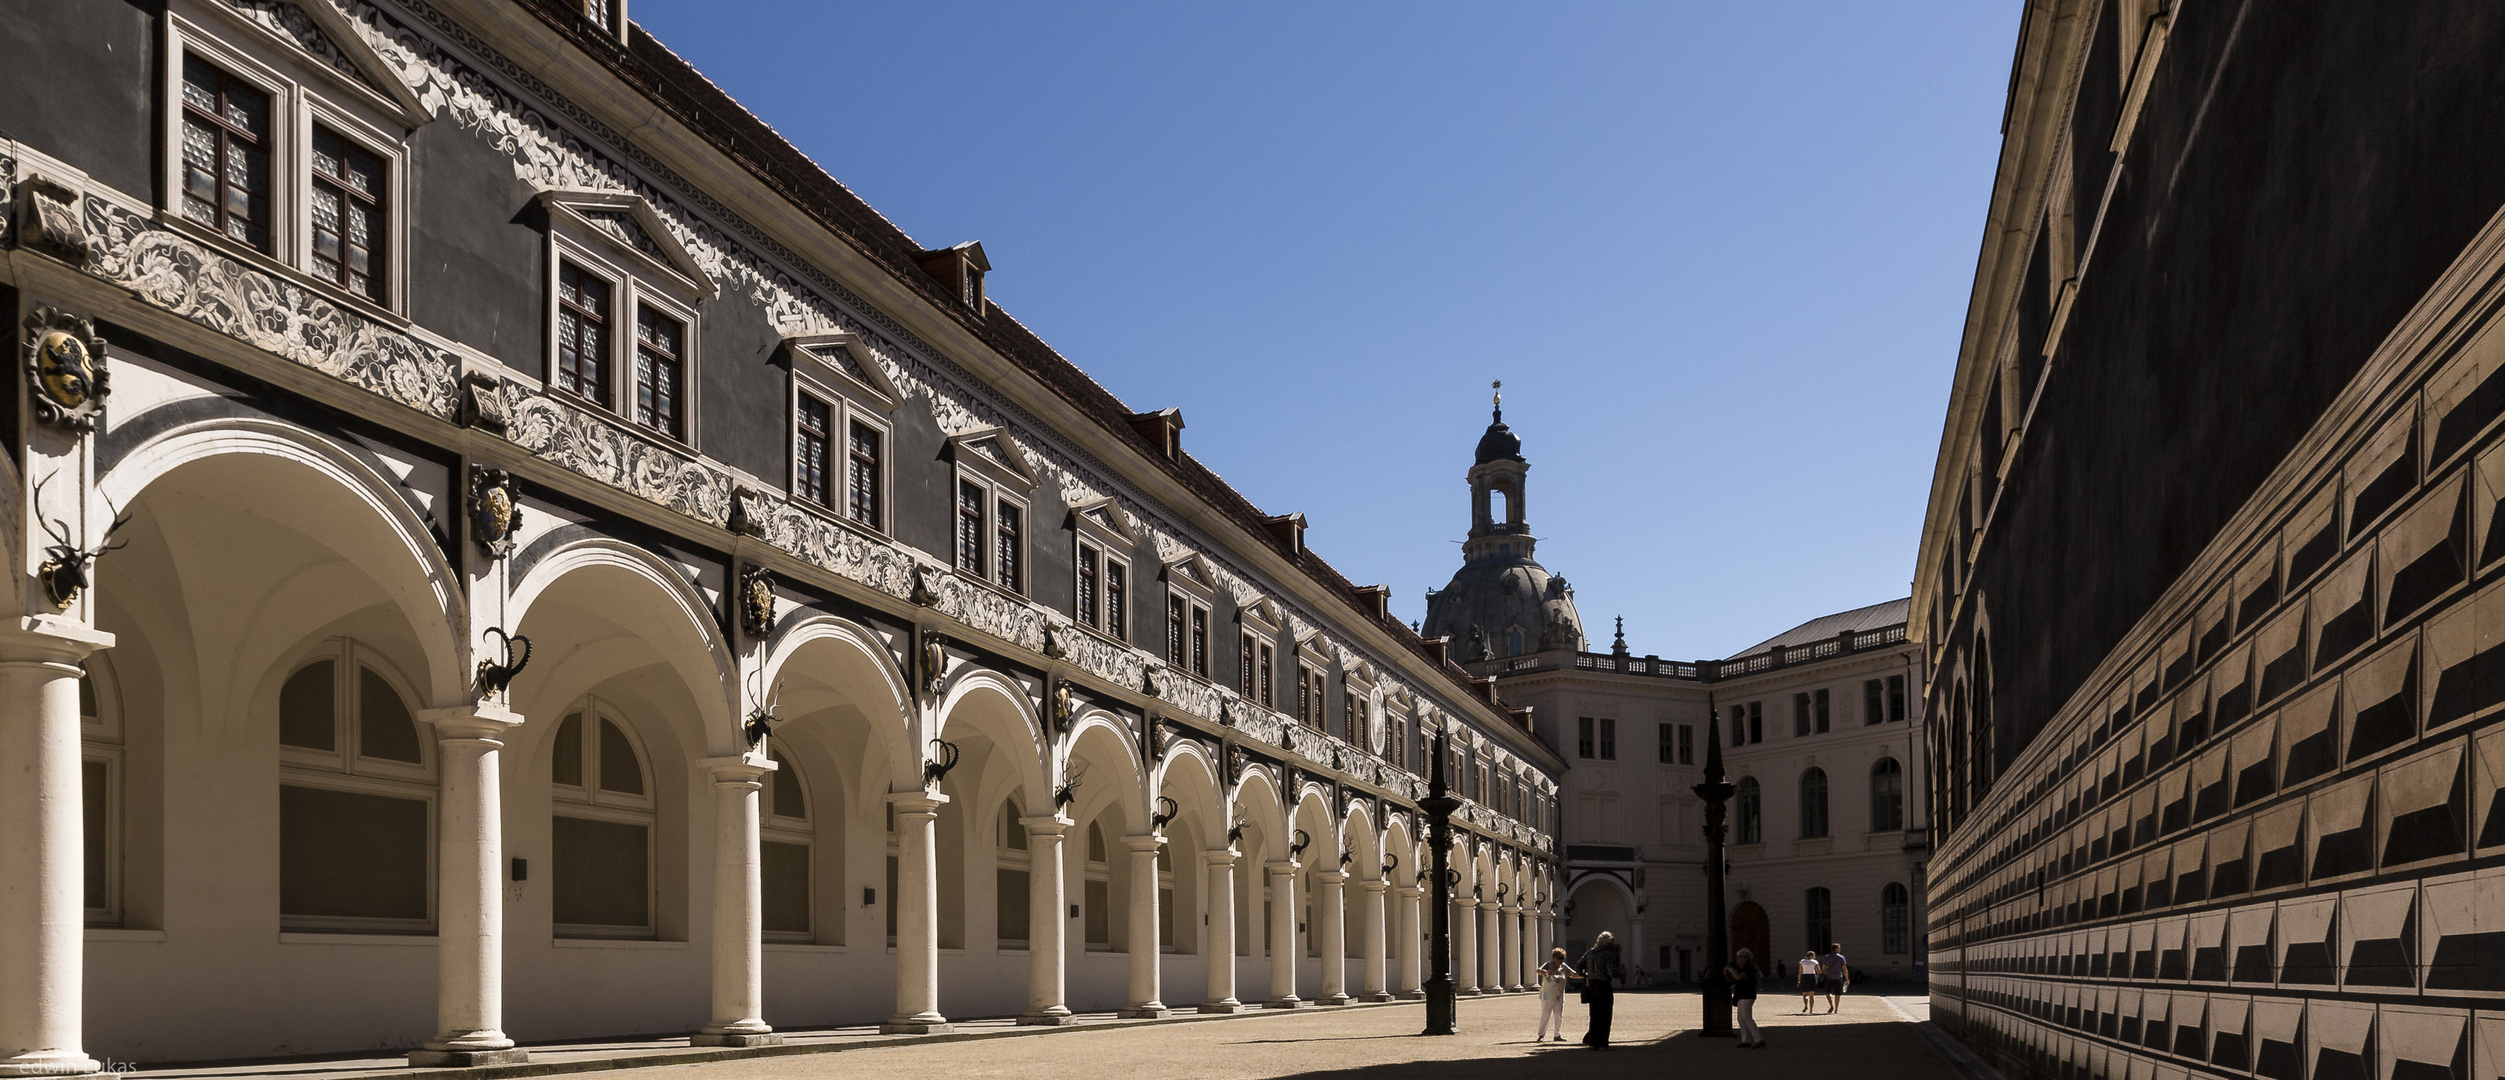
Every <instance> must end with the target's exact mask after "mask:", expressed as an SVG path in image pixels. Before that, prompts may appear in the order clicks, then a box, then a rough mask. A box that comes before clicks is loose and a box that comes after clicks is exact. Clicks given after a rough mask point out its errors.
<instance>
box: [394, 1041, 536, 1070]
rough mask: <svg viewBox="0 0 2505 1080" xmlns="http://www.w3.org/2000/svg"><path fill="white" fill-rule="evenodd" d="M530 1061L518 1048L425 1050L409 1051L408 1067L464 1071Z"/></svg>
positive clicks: (526, 1054)
mask: <svg viewBox="0 0 2505 1080" xmlns="http://www.w3.org/2000/svg"><path fill="white" fill-rule="evenodd" d="M530 1059H531V1052H530V1051H528V1050H524V1049H522V1048H521V1047H519V1046H508V1047H505V1048H504V1049H501V1050H427V1049H417V1050H411V1051H409V1067H410V1068H413V1069H466V1068H470V1067H472V1066H477V1065H520V1064H523V1063H525V1062H528V1061H529V1060H530Z"/></svg>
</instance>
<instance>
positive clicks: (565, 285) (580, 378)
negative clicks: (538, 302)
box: [556, 262, 613, 405]
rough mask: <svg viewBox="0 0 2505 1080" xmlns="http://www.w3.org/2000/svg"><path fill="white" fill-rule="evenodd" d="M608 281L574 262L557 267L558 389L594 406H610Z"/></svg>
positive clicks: (609, 288) (610, 293) (609, 295)
mask: <svg viewBox="0 0 2505 1080" xmlns="http://www.w3.org/2000/svg"><path fill="white" fill-rule="evenodd" d="M612 295H613V293H612V290H611V286H610V284H609V283H608V282H607V281H604V280H602V279H600V278H599V277H597V276H595V275H593V274H592V273H591V272H589V271H587V270H584V269H583V268H582V267H579V266H576V265H574V264H573V263H571V262H560V263H558V265H557V370H556V384H557V389H559V390H563V391H565V392H567V393H569V394H573V395H574V396H576V397H580V398H583V399H585V400H587V401H590V402H592V403H593V404H595V405H607V404H608V403H609V312H610V310H611V297H612Z"/></svg>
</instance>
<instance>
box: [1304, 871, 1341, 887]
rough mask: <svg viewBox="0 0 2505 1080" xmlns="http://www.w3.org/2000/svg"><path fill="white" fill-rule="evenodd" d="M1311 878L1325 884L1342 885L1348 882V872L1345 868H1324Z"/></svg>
mask: <svg viewBox="0 0 2505 1080" xmlns="http://www.w3.org/2000/svg"><path fill="white" fill-rule="evenodd" d="M1313 879H1314V880H1315V881H1319V882H1321V883H1323V884H1325V885H1344V884H1347V882H1348V872H1347V871H1345V870H1325V871H1323V872H1321V873H1319V874H1315V875H1314V876H1313Z"/></svg>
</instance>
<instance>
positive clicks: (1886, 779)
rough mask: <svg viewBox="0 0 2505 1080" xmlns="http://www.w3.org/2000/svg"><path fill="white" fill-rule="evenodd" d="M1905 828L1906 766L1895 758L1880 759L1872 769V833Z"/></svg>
mask: <svg viewBox="0 0 2505 1080" xmlns="http://www.w3.org/2000/svg"><path fill="white" fill-rule="evenodd" d="M1904 827H1905V769H1904V766H1901V765H1898V764H1897V763H1896V759H1895V758H1880V759H1879V761H1878V763H1877V764H1875V765H1872V766H1871V767H1870V831H1871V832H1895V831H1897V830H1899V829H1902V828H1904Z"/></svg>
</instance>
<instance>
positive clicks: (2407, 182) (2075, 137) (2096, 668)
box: [1914, 0, 2505, 1080]
mask: <svg viewBox="0 0 2505 1080" xmlns="http://www.w3.org/2000/svg"><path fill="white" fill-rule="evenodd" d="M2500 59H2505V17H2501V16H2500V13H2499V12H2498V11H2497V10H2495V9H2493V8H2490V7H2488V6H2485V5H2479V4H2421V5H2412V6H2410V7H2408V8H2406V9H2405V10H2389V11H2383V10H2372V9H2368V8H2360V7H2356V6H2353V5H2341V4H2312V3H2291V4H2235V3H2198V2H2192V0H2177V2H2174V3H2165V2H2163V0H2047V2H2034V3H2029V4H2027V5H2026V13H2025V22H2024V30H2023V32H2022V35H2021V40H2020V42H2019V45H2018V50H2017V56H2016V59H2015V61H2014V63H2015V65H2016V70H2015V71H2014V72H2013V73H2012V82H2011V90H2010V100H2009V111H2008V117H2007V122H2006V126H2005V133H2006V135H2005V140H2006V141H2005V144H2004V149H2003V153H2002V158H2001V165H2000V173H1999V178H1998V181H1997V182H1996V185H1995V188H1994V194H1993V200H1992V206H1991V212H1990V223H1989V228H1988V230H1987V235H1988V238H1987V240H1986V241H1985V243H1984V246H1983V249H1982V253H1981V257H1980V259H1979V262H1978V269H1977V273H1976V279H1975V286H1974V294H1973V300H1972V306H1971V308H1970V310H1969V315H1968V320H1967V327H1966V334H1965V339H1964V342H1963V346H1962V350H1961V354H1960V356H1959V360H1958V369H1957V376H1956V382H1955V389H1954V392H1953V394H1952V397H1951V400H1950V403H1949V407H1948V415H1947V426H1946V430H1945V432H1944V433H1943V437H1942V443H1941V452H1940V458H1939V463H1938V470H1937V474H1936V476H1935V478H1934V483H1933V488H1932V491H1931V496H1930V504H1929V516H1928V520H1927V523H1926V525H1925V530H1924V539H1923V546H1922V551H1921V556H1920V562H1919V564H1918V566H1917V580H1916V585H1915V591H1914V604H1915V606H1916V613H1915V622H1914V630H1915V636H1916V637H1917V638H1918V639H1919V640H1921V641H1922V642H1923V643H1924V644H1925V646H1926V650H1927V655H1928V656H1929V657H1930V660H1931V662H1930V663H1929V664H1928V666H1927V670H1928V672H1929V675H1930V684H1929V687H1928V696H1929V699H1930V702H1931V707H1932V709H1933V710H1935V711H1934V712H1933V713H1932V716H1933V718H1934V719H1933V723H1932V725H1931V727H1930V732H1929V734H1930V748H1929V753H1930V754H1931V756H1932V759H1933V767H1932V768H1931V769H1930V770H1929V775H1930V777H1931V779H1932V782H1933V784H1934V785H1935V787H1934V791H1933V798H1932V805H1933V806H1934V807H1935V814H1934V817H1933V821H1934V823H1935V826H1936V831H1937V834H1938V839H1937V854H1936V856H1935V858H1934V861H1933V873H1932V878H1931V880H1932V885H1931V895H1930V907H1931V916H1932V918H1931V958H1932V965H1931V972H1932V978H1933V1003H1934V1016H1935V1018H1937V1019H1938V1020H1939V1022H1940V1023H1941V1024H1942V1025H1943V1026H1944V1027H1948V1028H1949V1029H1950V1030H1952V1031H1954V1032H1955V1033H1956V1034H1957V1035H1958V1036H1959V1037H1960V1038H1961V1039H1963V1040H1965V1041H1966V1042H1967V1043H1968V1044H1969V1045H1971V1046H1974V1047H1975V1048H1977V1049H1978V1050H1981V1051H1983V1052H1985V1053H1986V1056H1987V1057H1989V1058H1991V1059H1992V1060H1994V1061H1995V1062H1996V1063H1997V1064H1999V1065H2000V1066H2001V1067H2003V1068H2004V1069H2006V1070H2008V1071H2011V1072H2012V1073H2021V1072H2023V1073H2027V1074H2031V1075H2042V1076H2064V1077H2068V1076H2115V1077H2119V1076H2124V1075H2132V1076H2140V1075H2152V1074H2153V1075H2161V1076H2163V1075H2187V1074H2188V1075H2221V1076H2246V1075H2251V1076H2262V1077H2270V1078H2273V1080H2331V1078H2335V1077H2346V1076H2378V1077H2381V1076H2396V1075H2403V1074H2410V1075H2419V1074H2422V1073H2423V1074H2424V1075H2435V1074H2437V1073H2447V1074H2450V1075H2489V1074H2490V1072H2492V1071H2493V1070H2495V1069H2497V1068H2499V1067H2500V1066H2505V1059H2500V1058H2499V1057H2498V1056H2497V1055H2498V1053H2499V1051H2500V1050H2505V1047H2497V1046H2491V1044H2490V1040H2491V1038H2492V1034H2493V1033H2492V1032H2491V1030H2490V1026H2489V1025H2491V1024H2492V1023H2493V1021H2492V1020H2490V1019H2489V1018H2488V1013H2487V1012H2486V1011H2485V1010H2487V1009H2488V1008H2490V1007H2492V1005H2493V1002H2494V1000H2495V998H2496V997H2497V995H2498V994H2500V993H2505V982H2499V981H2498V979H2497V977H2496V976H2495V975H2494V974H2493V972H2494V971H2495V964H2494V963H2493V962H2492V960H2493V957H2492V956H2491V952H2492V949H2491V946H2490V944H2489V942H2490V941H2491V940H2492V938H2493V934H2492V931H2491V930H2490V928H2489V927H2488V923H2489V922H2490V921H2491V920H2492V916H2487V915H2481V914H2479V912H2480V910H2481V909H2482V908H2483V907H2486V908H2491V909H2492V904H2493V899H2494V898H2493V897H2492V895H2491V894H2492V893H2494V891H2495V890H2496V887H2497V886H2496V884H2495V874H2494V870H2493V869H2492V864H2494V862H2495V859H2494V858H2493V856H2494V854H2495V852H2494V851H2492V850H2491V847H2490V845H2491V844H2493V843H2495V842H2496V841H2498V840H2499V839H2505V834H2498V835H2491V834H2490V830H2488V828H2487V826H2486V824H2485V822H2486V821H2487V814H2488V813H2489V810H2490V807H2491V803H2492V802H2493V801H2494V796H2495V794H2496V789H2497V785H2498V783H2499V782H2500V778H2499V775H2498V774H2496V773H2494V772H2492V771H2491V767H2490V766H2489V765H2488V764H2487V763H2488V762H2489V761H2490V760H2491V759H2490V758H2489V757H2488V756H2487V755H2488V754H2489V753H2490V752H2491V747H2490V744H2491V743H2492V742H2493V741H2494V740H2493V739H2492V738H2490V735H2491V733H2492V724H2491V722H2492V721H2494V720H2496V719H2497V718H2498V717H2497V715H2496V714H2495V713H2494V712H2493V707H2494V706H2495V705H2496V704H2497V703H2498V702H2499V701H2500V700H2505V697H2501V696H2500V695H2499V694H2497V693H2496V692H2495V689H2496V688H2495V686H2494V685H2492V684H2495V683H2496V682H2497V680H2496V679H2495V677H2494V674H2493V672H2492V670H2491V669H2490V667H2489V665H2490V664H2491V661H2490V660H2489V659H2488V657H2489V656H2490V653H2489V652H2488V649H2489V648H2490V644H2491V641H2492V639H2491V638H2489V637H2487V636H2486V635H2487V634H2488V633H2490V631H2488V630H2486V629H2484V628H2485V627H2486V626H2489V625H2492V624H2490V623H2488V622H2486V621H2485V620H2486V618H2487V616H2486V615H2485V614H2484V612H2485V611H2486V610H2487V609H2488V607H2489V605H2490V604H2491V603H2492V599H2491V598H2492V597H2493V596H2494V595H2496V589H2495V587H2494V583H2493V582H2492V580H2491V579H2492V578H2493V577H2494V576H2495V573H2494V571H2495V570H2496V564H2495V563H2493V562H2492V557H2493V556H2494V555H2495V554H2496V550H2497V549H2494V548H2492V547H2490V546H2489V545H2490V539H2489V530H2490V529H2491V527H2492V521H2491V519H2493V518H2494V517H2495V513H2494V511H2495V510H2496V509H2497V505H2496V494H2495V492H2496V488H2495V487H2494V486H2493V484H2494V481H2493V480H2491V479H2490V471H2489V470H2490V469H2491V467H2492V465H2493V461H2492V459H2494V458H2495V457H2496V456H2497V455H2496V452H2495V449H2494V448H2495V446H2496V445H2497V442H2496V434H2495V432H2494V430H2493V429H2494V421H2495V420H2496V419H2497V418H2498V417H2499V416H2500V415H2501V414H2505V409H2501V408H2500V404H2499V403H2500V402H2501V401H2505V397H2500V395H2499V392H2498V390H2497V389H2496V387H2498V386H2505V380H2500V379H2499V378H2498V377H2497V376H2496V375H2495V374H2494V373H2495V371H2496V369H2497V358H2496V355H2495V348H2496V347H2495V345H2494V343H2493V342H2494V338H2493V337H2492V336H2491V335H2490V333H2489V330H2490V327H2491V325H2492V324H2493V320H2494V311H2495V308H2494V306H2493V300H2492V297H2493V296H2494V295H2495V287H2496V277H2495V274H2496V269H2497V263H2496V250H2497V249H2496V245H2497V243H2498V227H2497V212H2498V210H2499V208H2500V206H2505V178H2501V177H2500V174H2499V172H2498V170H2497V169H2496V167H2495V166H2496V164H2497V162H2496V158H2497V157H2498V155H2499V154H2500V152H2501V151H2500V149H2499V147H2500V143H2499V141H2498V140H2499V136H2500V135H2505V113H2500V112H2499V111H2498V110H2497V109H2495V108H2494V102H2495V100H2496V97H2497V91H2498V89H2499V84H2498V78H2499V76H2498V71H2499V69H2500V67H2499V61H2500Z"/></svg>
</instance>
